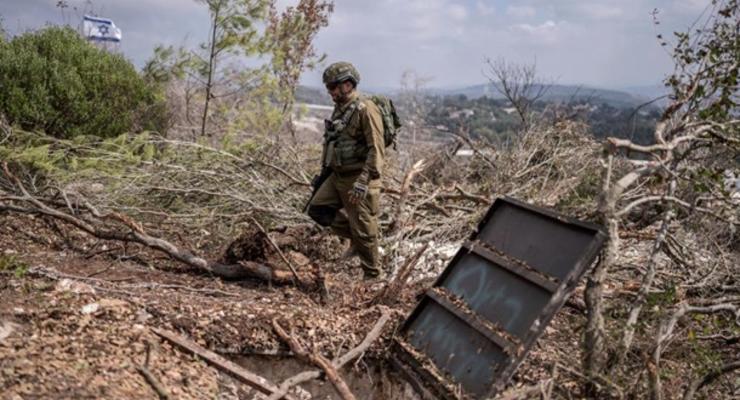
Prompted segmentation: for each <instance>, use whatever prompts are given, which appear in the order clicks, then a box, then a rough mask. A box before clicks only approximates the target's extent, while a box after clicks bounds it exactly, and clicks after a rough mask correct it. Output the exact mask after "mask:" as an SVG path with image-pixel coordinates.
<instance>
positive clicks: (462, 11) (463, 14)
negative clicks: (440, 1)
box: [447, 4, 468, 21]
mask: <svg viewBox="0 0 740 400" xmlns="http://www.w3.org/2000/svg"><path fill="white" fill-rule="evenodd" d="M447 11H448V12H449V15H450V17H452V19H453V20H454V21H464V20H465V19H466V18H467V17H468V10H467V9H466V8H465V6H462V5H460V4H451V5H450V6H448V7H447Z"/></svg>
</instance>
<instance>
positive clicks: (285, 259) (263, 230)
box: [252, 217, 301, 285]
mask: <svg viewBox="0 0 740 400" xmlns="http://www.w3.org/2000/svg"><path fill="white" fill-rule="evenodd" d="M252 222H253V223H254V225H255V226H256V227H257V229H259V230H260V232H262V234H263V235H265V238H267V241H268V242H270V245H272V247H273V248H274V249H275V251H277V253H278V254H279V255H280V258H281V259H282V260H283V262H284V263H285V264H286V265H287V266H288V268H290V272H292V273H293V278H295V281H293V283H295V284H296V285H299V284H301V280H300V279H299V278H298V272H296V270H295V268H294V267H293V264H292V263H291V262H290V261H288V258H287V257H285V254H283V251H282V250H280V247H279V246H278V245H277V244H276V243H275V241H274V240H272V238H271V237H270V235H269V234H268V233H267V231H266V230H265V228H263V227H262V225H261V224H260V223H259V222H257V220H256V219H254V217H252Z"/></svg>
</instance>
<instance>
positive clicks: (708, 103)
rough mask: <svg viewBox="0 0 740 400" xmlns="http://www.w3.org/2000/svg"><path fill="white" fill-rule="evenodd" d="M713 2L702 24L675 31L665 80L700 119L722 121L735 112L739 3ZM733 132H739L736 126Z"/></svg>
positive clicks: (677, 98)
mask: <svg viewBox="0 0 740 400" xmlns="http://www.w3.org/2000/svg"><path fill="white" fill-rule="evenodd" d="M712 4H713V5H714V6H715V7H716V8H717V12H716V13H715V14H712V15H711V16H710V18H709V20H707V21H706V22H707V23H706V24H705V25H704V26H705V27H703V28H701V29H698V30H696V32H691V33H689V32H676V33H675V34H674V35H675V38H676V44H675V46H674V49H673V59H674V61H675V63H676V72H675V73H674V74H672V75H670V76H669V77H668V78H667V79H666V82H665V84H666V86H667V87H669V88H670V89H671V90H672V91H673V98H674V99H675V100H676V101H677V102H678V103H677V104H681V105H682V106H683V107H684V108H685V109H686V110H688V111H689V112H693V113H695V114H696V115H697V116H698V117H699V118H700V119H703V120H711V121H716V122H722V121H726V120H728V119H730V118H732V117H737V116H738V111H737V104H738V75H739V72H738V70H739V68H740V67H739V66H738V62H737V60H738V57H739V54H740V30H739V29H738V24H737V21H739V20H740V3H739V2H738V0H713V1H712ZM662 44H663V45H667V43H666V42H663V43H662ZM734 134H735V135H738V132H737V130H735V132H734Z"/></svg>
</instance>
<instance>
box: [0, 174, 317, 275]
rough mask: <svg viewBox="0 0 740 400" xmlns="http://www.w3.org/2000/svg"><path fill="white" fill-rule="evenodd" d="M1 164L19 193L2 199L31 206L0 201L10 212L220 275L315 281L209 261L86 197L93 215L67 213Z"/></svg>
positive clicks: (253, 264) (86, 205)
mask: <svg viewBox="0 0 740 400" xmlns="http://www.w3.org/2000/svg"><path fill="white" fill-rule="evenodd" d="M2 165H3V171H4V173H5V175H6V176H7V177H8V178H9V179H10V181H11V182H12V183H13V185H14V186H15V187H16V188H17V189H18V190H19V191H20V192H21V193H22V196H4V197H3V198H2V200H4V201H15V202H23V203H26V204H28V205H30V206H31V208H20V207H16V206H13V205H11V204H8V205H4V204H0V210H2V209H5V210H9V211H14V212H25V213H30V214H41V215H46V216H49V217H52V218H55V219H59V220H62V221H64V222H66V223H68V224H70V225H72V226H74V227H76V228H78V229H80V230H82V231H84V232H85V233H87V234H89V235H91V236H94V237H96V238H98V239H103V240H113V241H120V242H124V243H139V244H142V245H144V246H147V247H149V248H151V249H155V250H158V251H161V252H163V253H165V254H167V255H168V256H169V257H171V258H173V259H175V260H177V261H180V262H182V263H184V264H186V265H189V266H191V267H194V268H196V269H199V270H203V271H207V272H210V273H212V274H214V275H216V276H219V277H221V278H224V279H245V278H257V279H262V280H266V281H269V282H274V283H278V284H290V283H292V282H293V279H294V278H297V279H298V282H299V283H300V284H301V286H302V287H304V288H310V287H313V286H315V285H316V282H315V279H314V278H313V277H312V276H309V275H308V274H297V273H295V271H294V270H293V271H292V272H293V273H294V275H293V276H290V275H287V273H284V272H283V271H279V270H277V269H274V268H272V267H270V266H269V265H264V264H260V263H256V262H252V261H244V262H240V263H239V264H236V265H226V264H221V263H218V262H209V261H208V260H206V259H204V258H202V257H198V256H196V255H194V254H192V253H190V252H189V251H187V250H183V249H180V248H179V247H177V246H175V245H174V244H172V243H170V242H168V241H166V240H164V239H160V238H157V237H153V236H151V235H149V234H148V233H146V231H145V230H144V228H143V227H142V225H141V224H139V223H137V222H136V221H134V220H132V219H131V218H130V217H128V216H125V215H123V214H120V213H116V212H110V213H101V212H100V211H98V210H97V209H96V208H95V207H94V206H93V205H91V204H89V203H88V202H86V201H82V204H83V208H84V209H85V210H87V211H88V212H89V213H90V215H91V216H92V217H94V218H85V219H83V218H80V217H77V216H75V215H72V214H70V213H67V212H64V211H60V210H57V209H55V208H52V207H50V206H49V205H47V204H45V203H44V202H42V201H41V200H39V199H38V198H36V197H34V196H33V195H31V194H30V193H29V192H28V190H27V189H26V187H25V186H24V185H23V183H22V182H21V181H20V179H18V178H17V177H16V176H15V175H13V174H12V173H11V172H10V170H9V169H8V164H7V162H3V164H2ZM105 220H108V221H114V223H116V222H117V223H120V224H123V225H124V226H125V227H126V228H128V231H123V230H116V229H114V228H109V227H107V226H106V225H105V223H104V222H103V221H105ZM268 239H269V236H268Z"/></svg>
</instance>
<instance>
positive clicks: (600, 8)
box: [578, 3, 624, 19]
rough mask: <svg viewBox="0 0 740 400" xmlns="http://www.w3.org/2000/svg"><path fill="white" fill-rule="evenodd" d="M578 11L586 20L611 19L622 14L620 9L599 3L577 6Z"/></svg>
mask: <svg viewBox="0 0 740 400" xmlns="http://www.w3.org/2000/svg"><path fill="white" fill-rule="evenodd" d="M578 11H580V12H581V13H582V14H583V15H584V16H586V17H587V18H593V19H612V18H619V17H621V16H622V15H623V14H624V12H623V11H622V9H621V8H619V7H615V6H611V5H607V4H599V3H585V4H581V5H579V6H578Z"/></svg>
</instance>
